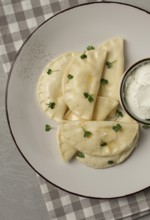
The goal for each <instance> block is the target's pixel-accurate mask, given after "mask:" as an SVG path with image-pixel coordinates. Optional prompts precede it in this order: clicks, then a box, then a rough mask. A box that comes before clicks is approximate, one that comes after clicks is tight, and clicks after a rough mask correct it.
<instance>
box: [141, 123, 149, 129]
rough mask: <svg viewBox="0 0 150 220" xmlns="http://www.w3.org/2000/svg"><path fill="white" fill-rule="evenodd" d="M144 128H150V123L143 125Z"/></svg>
mask: <svg viewBox="0 0 150 220" xmlns="http://www.w3.org/2000/svg"><path fill="white" fill-rule="evenodd" d="M142 128H144V129H149V128H150V125H145V124H144V125H142Z"/></svg>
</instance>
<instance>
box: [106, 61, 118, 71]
mask: <svg viewBox="0 0 150 220" xmlns="http://www.w3.org/2000/svg"><path fill="white" fill-rule="evenodd" d="M116 61H117V60H115V61H113V62H110V61H107V62H106V66H107V68H108V69H111V68H112V65H113V63H115V62H116Z"/></svg>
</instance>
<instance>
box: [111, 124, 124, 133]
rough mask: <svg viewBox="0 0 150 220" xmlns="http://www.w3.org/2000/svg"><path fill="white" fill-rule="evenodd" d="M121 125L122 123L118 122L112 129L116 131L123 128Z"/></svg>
mask: <svg viewBox="0 0 150 220" xmlns="http://www.w3.org/2000/svg"><path fill="white" fill-rule="evenodd" d="M121 128H122V127H121V125H120V124H116V125H115V126H113V127H112V129H113V130H114V131H115V132H118V131H120V130H121Z"/></svg>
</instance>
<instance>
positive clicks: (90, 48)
mask: <svg viewBox="0 0 150 220" xmlns="http://www.w3.org/2000/svg"><path fill="white" fill-rule="evenodd" d="M86 49H87V50H94V49H95V47H93V46H92V45H89V46H87V48H86Z"/></svg>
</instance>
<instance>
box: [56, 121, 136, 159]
mask: <svg viewBox="0 0 150 220" xmlns="http://www.w3.org/2000/svg"><path fill="white" fill-rule="evenodd" d="M118 126H119V128H120V129H118ZM138 129H139V127H138V124H133V123H132V124H131V123H123V122H119V123H117V122H115V121H62V122H61V123H60V127H59V133H58V142H59V146H60V148H63V147H61V146H63V145H65V146H67V145H68V146H69V147H71V148H75V149H77V150H78V151H81V152H84V153H87V154H89V155H93V156H112V155H117V154H120V153H121V152H122V151H124V150H126V149H127V148H128V147H129V146H130V144H131V143H132V141H133V140H134V138H135V136H136V134H137V132H138ZM103 143H106V144H105V145H106V146H105V147H102V146H103Z"/></svg>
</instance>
